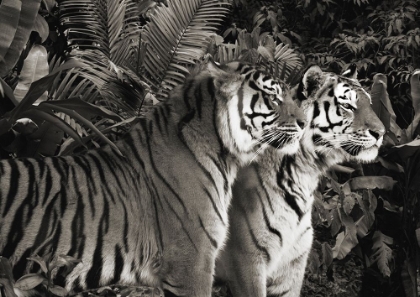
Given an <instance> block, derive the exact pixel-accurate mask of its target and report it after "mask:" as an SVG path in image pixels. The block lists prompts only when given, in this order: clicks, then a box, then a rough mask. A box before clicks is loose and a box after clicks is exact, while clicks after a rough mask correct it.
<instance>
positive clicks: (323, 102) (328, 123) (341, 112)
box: [297, 66, 385, 162]
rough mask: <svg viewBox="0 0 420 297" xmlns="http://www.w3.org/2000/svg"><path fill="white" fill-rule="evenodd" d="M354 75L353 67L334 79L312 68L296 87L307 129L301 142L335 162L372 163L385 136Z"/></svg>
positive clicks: (327, 73)
mask: <svg viewBox="0 0 420 297" xmlns="http://www.w3.org/2000/svg"><path fill="white" fill-rule="evenodd" d="M356 75H357V74H356V68H355V67H353V68H352V69H349V70H348V71H346V72H344V73H343V75H337V74H334V73H329V72H323V71H322V70H321V69H320V68H319V67H318V66H312V67H310V68H309V69H308V70H307V71H306V72H305V74H304V76H303V79H302V82H301V83H300V85H299V87H298V94H297V96H298V98H299V99H301V101H302V108H303V109H304V110H305V113H306V115H307V119H308V122H309V126H310V127H309V129H308V134H310V135H309V136H308V137H305V138H308V139H310V141H311V142H312V145H313V148H314V150H315V151H317V152H319V153H321V154H323V155H325V156H327V157H328V158H331V159H335V160H336V161H337V162H341V161H344V160H354V161H358V162H369V161H373V160H374V159H375V158H376V156H377V155H378V149H379V147H380V146H381V144H382V140H383V135H384V133H385V127H384V125H383V124H382V122H381V121H380V120H379V118H378V117H377V116H376V114H375V113H374V111H373V110H372V107H371V104H372V101H371V98H370V96H369V94H368V93H367V92H366V91H365V90H364V89H363V88H362V87H361V85H360V84H359V82H358V81H357V80H356Z"/></svg>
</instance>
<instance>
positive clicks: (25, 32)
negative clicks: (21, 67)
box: [0, 0, 41, 76]
mask: <svg viewBox="0 0 420 297" xmlns="http://www.w3.org/2000/svg"><path fill="white" fill-rule="evenodd" d="M7 1H10V0H7ZM13 1H14V2H21V1H16V0H13ZM3 2H4V1H3ZM21 3H22V7H21V12H20V15H19V18H18V20H19V23H18V27H17V30H16V34H15V35H14V36H15V37H14V39H13V41H12V44H11V45H10V47H9V49H8V51H7V53H6V55H5V56H4V61H0V76H3V75H5V74H6V73H7V72H8V71H9V70H10V69H12V68H13V67H14V66H15V64H16V63H17V61H18V59H19V57H20V55H21V53H22V50H23V49H24V48H25V46H26V43H27V42H28V39H29V35H30V34H31V32H32V28H33V25H34V22H35V18H36V16H37V15H38V10H39V6H40V4H41V0H24V1H22V2H21ZM0 19H2V18H0ZM2 30H3V28H2ZM0 40H1V38H0Z"/></svg>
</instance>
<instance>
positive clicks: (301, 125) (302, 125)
mask: <svg viewBox="0 0 420 297" xmlns="http://www.w3.org/2000/svg"><path fill="white" fill-rule="evenodd" d="M296 123H297V125H298V126H299V128H301V129H303V128H305V126H306V121H305V120H296Z"/></svg>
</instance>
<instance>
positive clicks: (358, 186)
mask: <svg viewBox="0 0 420 297" xmlns="http://www.w3.org/2000/svg"><path fill="white" fill-rule="evenodd" d="M348 183H349V185H350V188H351V189H352V190H363V189H370V190H372V189H376V188H378V189H381V190H387V191H390V190H392V188H393V187H394V185H395V184H396V183H397V181H396V180H393V179H392V177H389V176H358V177H353V178H351V179H350V180H349V181H348Z"/></svg>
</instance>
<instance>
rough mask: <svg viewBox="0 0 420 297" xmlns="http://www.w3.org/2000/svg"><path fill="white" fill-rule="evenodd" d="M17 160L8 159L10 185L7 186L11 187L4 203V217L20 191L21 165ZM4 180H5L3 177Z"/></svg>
mask: <svg viewBox="0 0 420 297" xmlns="http://www.w3.org/2000/svg"><path fill="white" fill-rule="evenodd" d="M17 162H18V161H16V160H12V159H11V160H7V163H8V165H9V167H10V177H9V178H10V180H9V185H8V186H7V188H8V189H9V191H8V193H7V196H6V203H5V205H4V210H3V217H5V216H6V213H7V212H8V211H9V209H10V207H11V206H12V204H13V202H14V201H16V200H17V199H16V196H17V192H18V186H20V184H21V183H20V171H19V167H18V165H17ZM3 180H5V179H4V178H3Z"/></svg>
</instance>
